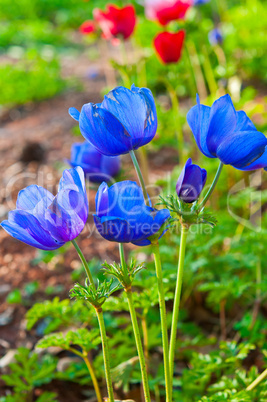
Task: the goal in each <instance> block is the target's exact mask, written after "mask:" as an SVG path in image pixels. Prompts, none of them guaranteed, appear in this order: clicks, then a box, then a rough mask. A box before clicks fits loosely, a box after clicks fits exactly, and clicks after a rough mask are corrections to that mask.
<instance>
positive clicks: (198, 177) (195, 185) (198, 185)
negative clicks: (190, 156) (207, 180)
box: [179, 165, 202, 203]
mask: <svg viewBox="0 0 267 402" xmlns="http://www.w3.org/2000/svg"><path fill="white" fill-rule="evenodd" d="M201 191H202V169H201V168H200V167H199V166H197V165H191V166H189V167H188V169H186V171H185V176H184V182H183V186H182V188H181V190H180V194H179V196H180V198H181V199H182V200H183V201H184V202H188V203H191V202H194V201H196V200H197V199H198V197H199V195H200V193H201Z"/></svg>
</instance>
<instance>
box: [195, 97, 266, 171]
mask: <svg viewBox="0 0 267 402" xmlns="http://www.w3.org/2000/svg"><path fill="white" fill-rule="evenodd" d="M187 121H188V124H189V126H190V128H191V130H192V132H193V134H194V137H195V140H196V143H197V145H198V147H199V149H200V151H201V152H202V153H203V154H204V155H205V156H207V157H208V158H219V159H220V161H221V162H222V163H224V164H225V165H232V166H233V167H235V168H236V169H244V168H247V167H248V166H249V165H251V164H252V163H253V162H255V161H256V160H257V159H258V158H259V157H260V156H261V155H262V154H263V153H264V150H265V147H266V145H267V139H266V138H265V136H264V135H263V134H262V133H260V132H259V131H257V129H256V127H255V126H254V124H253V123H252V121H251V120H250V119H249V118H248V116H247V115H246V113H245V112H243V111H240V112H237V111H236V110H235V108H234V106H233V103H232V100H231V98H230V96H229V95H224V96H222V97H221V98H219V99H217V100H216V101H215V102H214V103H213V105H212V106H211V107H208V106H204V105H201V104H200V101H199V97H198V96H197V105H196V106H194V107H192V108H191V109H190V110H189V112H188V114H187Z"/></svg>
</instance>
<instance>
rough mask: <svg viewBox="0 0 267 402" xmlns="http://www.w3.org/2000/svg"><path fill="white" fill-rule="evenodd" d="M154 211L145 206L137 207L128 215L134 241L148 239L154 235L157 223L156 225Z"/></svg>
mask: <svg viewBox="0 0 267 402" xmlns="http://www.w3.org/2000/svg"><path fill="white" fill-rule="evenodd" d="M153 215H154V209H153V208H151V207H147V206H146V205H145V204H143V205H142V206H139V205H137V206H135V207H134V208H132V209H131V211H130V213H128V215H127V221H128V223H129V224H130V226H131V229H132V232H133V239H132V240H133V241H136V240H140V239H146V238H147V237H150V236H151V234H153V230H155V231H157V230H156V226H158V224H157V223H155V224H154V219H153V218H154V217H153Z"/></svg>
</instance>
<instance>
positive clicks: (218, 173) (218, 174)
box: [198, 162, 223, 211]
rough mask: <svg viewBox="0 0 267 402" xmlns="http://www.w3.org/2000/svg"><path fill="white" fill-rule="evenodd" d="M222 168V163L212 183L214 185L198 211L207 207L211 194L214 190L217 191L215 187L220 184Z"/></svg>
mask: <svg viewBox="0 0 267 402" xmlns="http://www.w3.org/2000/svg"><path fill="white" fill-rule="evenodd" d="M222 168H223V163H222V162H220V164H219V167H218V170H217V172H216V175H215V177H214V180H213V182H212V185H211V186H210V188H209V190H208V192H207V194H206V195H205V197H204V198H203V200H202V202H201V203H200V204H199V207H198V211H201V209H202V208H203V207H204V206H205V205H206V203H207V201H208V200H209V198H210V196H211V194H212V193H213V190H214V189H215V186H216V184H217V183H218V180H219V177H220V174H221V172H222Z"/></svg>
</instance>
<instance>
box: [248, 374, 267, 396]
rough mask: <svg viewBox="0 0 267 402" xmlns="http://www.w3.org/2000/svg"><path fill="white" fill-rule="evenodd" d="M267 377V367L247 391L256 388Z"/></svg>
mask: <svg viewBox="0 0 267 402" xmlns="http://www.w3.org/2000/svg"><path fill="white" fill-rule="evenodd" d="M266 377H267V369H266V370H264V371H263V372H262V373H261V375H259V377H258V378H256V380H254V381H253V382H252V383H251V384H250V385H249V386H248V387H247V389H246V391H252V390H253V389H254V388H256V387H257V386H258V385H259V384H260V383H261V382H262V381H263V380H265V378H266Z"/></svg>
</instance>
